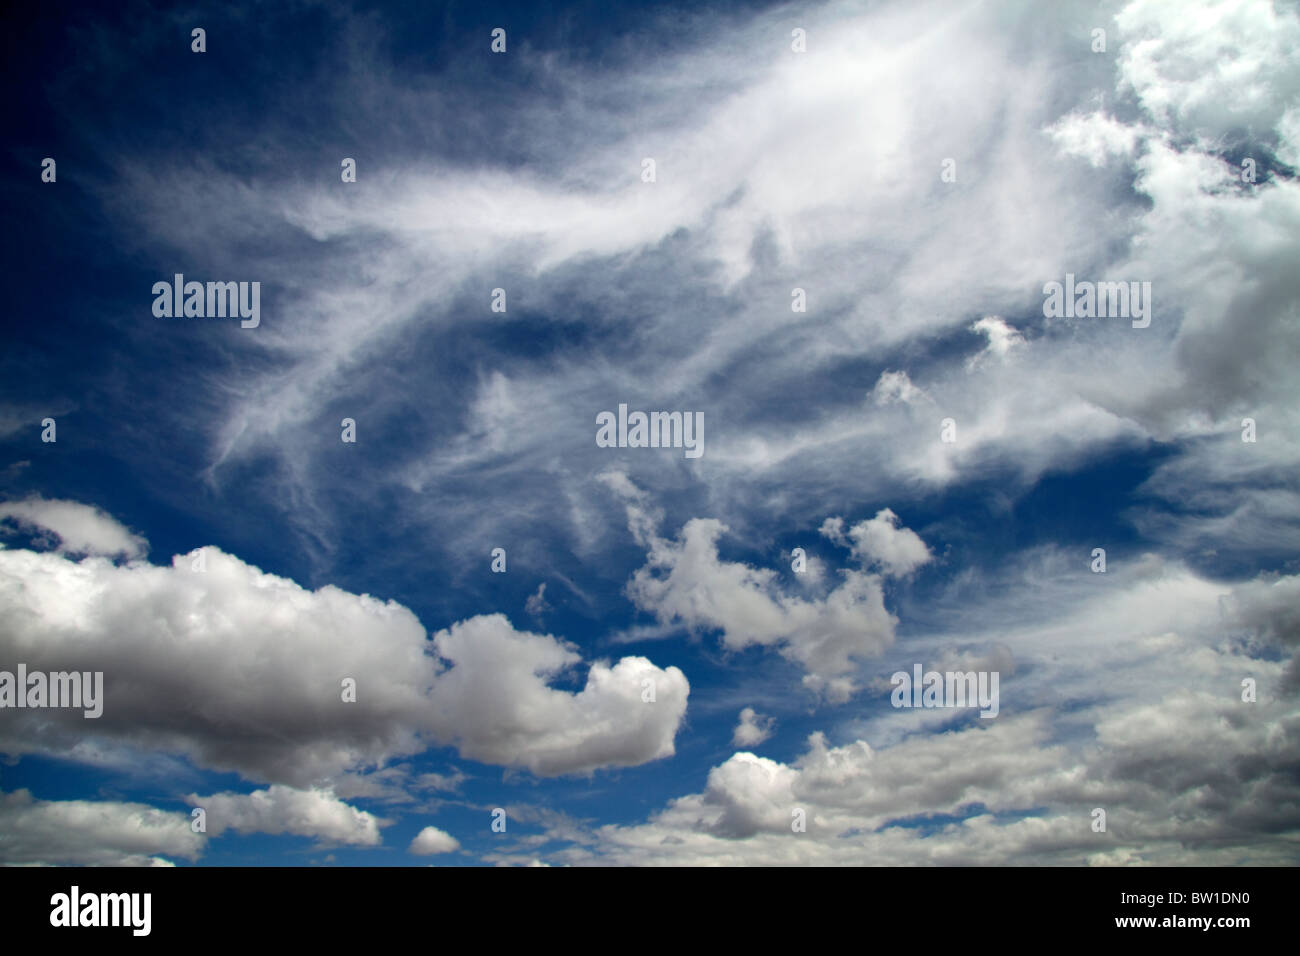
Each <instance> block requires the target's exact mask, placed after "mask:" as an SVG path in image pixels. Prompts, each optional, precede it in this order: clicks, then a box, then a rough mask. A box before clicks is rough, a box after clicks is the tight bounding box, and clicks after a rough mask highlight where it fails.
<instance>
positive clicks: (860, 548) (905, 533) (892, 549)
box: [821, 508, 931, 576]
mask: <svg viewBox="0 0 1300 956" xmlns="http://www.w3.org/2000/svg"><path fill="white" fill-rule="evenodd" d="M821 532H822V534H823V535H825V536H826V537H828V538H830V539H831V540H832V541H834V542H836V543H837V544H843V545H848V546H849V547H850V548H851V549H852V551H853V557H854V558H855V559H856V560H858V561H860V562H861V563H862V564H864V565H866V566H872V565H875V566H878V567H879V568H880V569H881V571H882V572H883V573H884V574H886V575H891V576H903V575H907V574H911V573H912V572H913V571H915V570H916V569H917V568H919V567H920V566H921V565H923V564H927V563H928V562H929V561H930V558H931V555H930V549H929V548H928V547H926V545H925V542H924V541H922V540H921V536H920V535H918V534H917V533H916V532H915V531H913V530H912V529H911V528H900V527H899V526H898V515H896V514H894V512H893V511H891V510H890V509H888V508H882V509H880V511H878V512H876V516H875V517H874V518H871V519H869V520H867V521H860V522H858V523H857V524H855V525H854V526H853V527H851V528H850V529H849V531H848V535H847V536H846V535H845V533H844V519H843V518H827V519H826V520H825V521H824V522H823V523H822V527H821Z"/></svg>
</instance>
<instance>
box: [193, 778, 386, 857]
mask: <svg viewBox="0 0 1300 956" xmlns="http://www.w3.org/2000/svg"><path fill="white" fill-rule="evenodd" d="M187 802H188V803H189V804H190V805H191V806H195V807H202V808H203V809H204V810H206V811H207V828H208V829H207V832H208V834H209V835H210V836H213V837H217V836H220V835H221V834H222V833H224V832H226V831H227V830H234V831H235V832H236V833H271V834H282V833H289V834H293V835H294V836H306V837H314V838H315V839H317V840H319V841H320V842H321V843H325V844H336V843H337V844H347V845H351V846H378V845H379V843H380V842H382V841H381V837H380V835H379V828H380V826H382V825H383V823H384V821H383V820H381V819H380V818H379V817H376V816H375V815H374V814H371V813H367V812H365V811H364V810H358V809H356V808H355V807H351V806H348V804H346V803H344V802H343V801H342V800H339V799H338V798H337V797H336V796H334V794H333V793H331V792H329V791H327V790H316V789H312V790H295V789H294V788H292V787H285V786H282V785H280V784H276V785H274V786H271V787H268V788H267V789H265V790H254V791H253V792H252V793H216V794H212V795H211V796H207V797H200V796H199V795H198V794H193V793H192V794H190V795H189V797H188V798H187Z"/></svg>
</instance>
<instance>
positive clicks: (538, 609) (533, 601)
mask: <svg viewBox="0 0 1300 956" xmlns="http://www.w3.org/2000/svg"><path fill="white" fill-rule="evenodd" d="M550 609H551V605H550V604H548V603H547V602H546V582H545V581H543V582H542V583H541V584H539V585H538V586H537V593H536V594H531V595H529V597H528V600H527V601H526V602H525V603H524V610H525V611H527V612H528V613H529V614H531V615H533V616H534V617H537V616H538V615H541V614H545V613H546V612H547V611H549V610H550Z"/></svg>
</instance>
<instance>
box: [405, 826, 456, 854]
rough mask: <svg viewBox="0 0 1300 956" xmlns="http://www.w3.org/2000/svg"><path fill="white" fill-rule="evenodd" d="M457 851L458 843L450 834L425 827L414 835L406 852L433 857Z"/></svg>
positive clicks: (435, 828)
mask: <svg viewBox="0 0 1300 956" xmlns="http://www.w3.org/2000/svg"><path fill="white" fill-rule="evenodd" d="M459 849H460V841H459V840H457V839H456V838H455V837H454V836H452V835H451V834H450V833H446V832H444V831H442V830H439V829H438V828H437V827H425V828H424V829H423V830H421V831H420V832H419V833H417V834H416V835H415V839H414V840H412V841H411V845H410V847H408V849H407V852H408V853H415V854H418V855H420V856H433V855H434V854H438V853H455V852H456V851H457V850H459Z"/></svg>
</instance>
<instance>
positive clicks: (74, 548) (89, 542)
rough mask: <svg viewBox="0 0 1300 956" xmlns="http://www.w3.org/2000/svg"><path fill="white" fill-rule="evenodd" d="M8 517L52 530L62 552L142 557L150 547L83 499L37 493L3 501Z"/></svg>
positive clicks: (0, 508)
mask: <svg viewBox="0 0 1300 956" xmlns="http://www.w3.org/2000/svg"><path fill="white" fill-rule="evenodd" d="M5 518H10V519H13V520H14V521H15V522H16V523H17V524H18V525H19V526H20V527H22V528H25V529H29V530H37V531H47V532H52V533H53V534H54V535H55V536H56V538H57V539H58V546H57V547H58V550H59V551H60V552H61V553H72V554H98V555H106V556H109V557H112V556H115V555H121V556H123V557H126V558H139V557H143V556H144V554H145V553H146V552H147V551H148V550H149V545H148V543H147V542H146V541H145V539H144V538H143V537H142V536H140V535H138V534H135V533H133V532H131V531H129V530H128V529H127V528H126V527H124V526H123V525H122V524H120V523H119V522H118V521H117V520H116V519H114V518H113V517H112V516H110V515H108V514H106V513H105V512H104V511H102V510H101V509H99V508H96V507H94V506H93V505H86V504H82V503H81V502H79V501H60V500H58V499H48V498H42V497H41V496H40V495H33V496H32V497H30V498H25V499H23V500H22V501H6V502H0V519H5Z"/></svg>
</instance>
